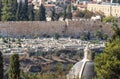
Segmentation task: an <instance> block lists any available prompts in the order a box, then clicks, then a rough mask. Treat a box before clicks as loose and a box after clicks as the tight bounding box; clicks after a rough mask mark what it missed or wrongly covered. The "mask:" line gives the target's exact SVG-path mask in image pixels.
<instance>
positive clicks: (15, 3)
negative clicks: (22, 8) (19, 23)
mask: <svg viewBox="0 0 120 79" xmlns="http://www.w3.org/2000/svg"><path fill="white" fill-rule="evenodd" d="M17 8H18V2H17V0H12V13H13V15H14V16H15V18H16V12H17Z"/></svg>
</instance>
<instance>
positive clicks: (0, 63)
mask: <svg viewBox="0 0 120 79" xmlns="http://www.w3.org/2000/svg"><path fill="white" fill-rule="evenodd" d="M3 72H4V70H3V55H2V52H0V79H3Z"/></svg>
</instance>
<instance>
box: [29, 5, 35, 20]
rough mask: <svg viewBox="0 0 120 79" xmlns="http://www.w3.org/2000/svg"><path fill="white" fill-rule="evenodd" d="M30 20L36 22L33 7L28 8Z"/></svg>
mask: <svg viewBox="0 0 120 79" xmlns="http://www.w3.org/2000/svg"><path fill="white" fill-rule="evenodd" d="M28 19H29V21H33V20H34V9H33V5H29V6H28Z"/></svg>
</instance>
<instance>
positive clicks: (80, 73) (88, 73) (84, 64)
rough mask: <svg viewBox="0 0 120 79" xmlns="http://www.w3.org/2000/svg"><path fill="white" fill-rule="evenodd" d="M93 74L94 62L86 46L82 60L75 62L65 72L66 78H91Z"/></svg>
mask: <svg viewBox="0 0 120 79" xmlns="http://www.w3.org/2000/svg"><path fill="white" fill-rule="evenodd" d="M94 75H95V72H94V62H93V61H92V60H91V51H90V49H89V48H88V46H86V48H85V49H84V58H83V60H82V61H79V62H77V63H76V64H75V65H74V66H73V67H72V68H71V70H70V72H69V73H68V74H67V79H76V78H77V79H93V77H94Z"/></svg>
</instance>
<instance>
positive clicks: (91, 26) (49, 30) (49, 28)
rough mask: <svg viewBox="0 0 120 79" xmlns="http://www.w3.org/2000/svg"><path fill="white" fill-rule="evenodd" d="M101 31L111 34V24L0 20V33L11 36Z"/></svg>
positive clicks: (78, 33)
mask: <svg viewBox="0 0 120 79" xmlns="http://www.w3.org/2000/svg"><path fill="white" fill-rule="evenodd" d="M97 30H101V31H102V32H104V33H106V34H109V35H111V34H112V32H111V31H112V29H111V24H105V23H102V22H99V21H91V20H78V21H76V20H75V21H69V20H68V21H7V22H0V35H1V36H11V37H19V36H20V37H33V36H34V35H38V36H44V35H49V36H53V35H55V33H58V34H59V35H60V36H73V37H74V36H80V35H81V34H82V33H83V32H84V31H89V32H95V31H97Z"/></svg>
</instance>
